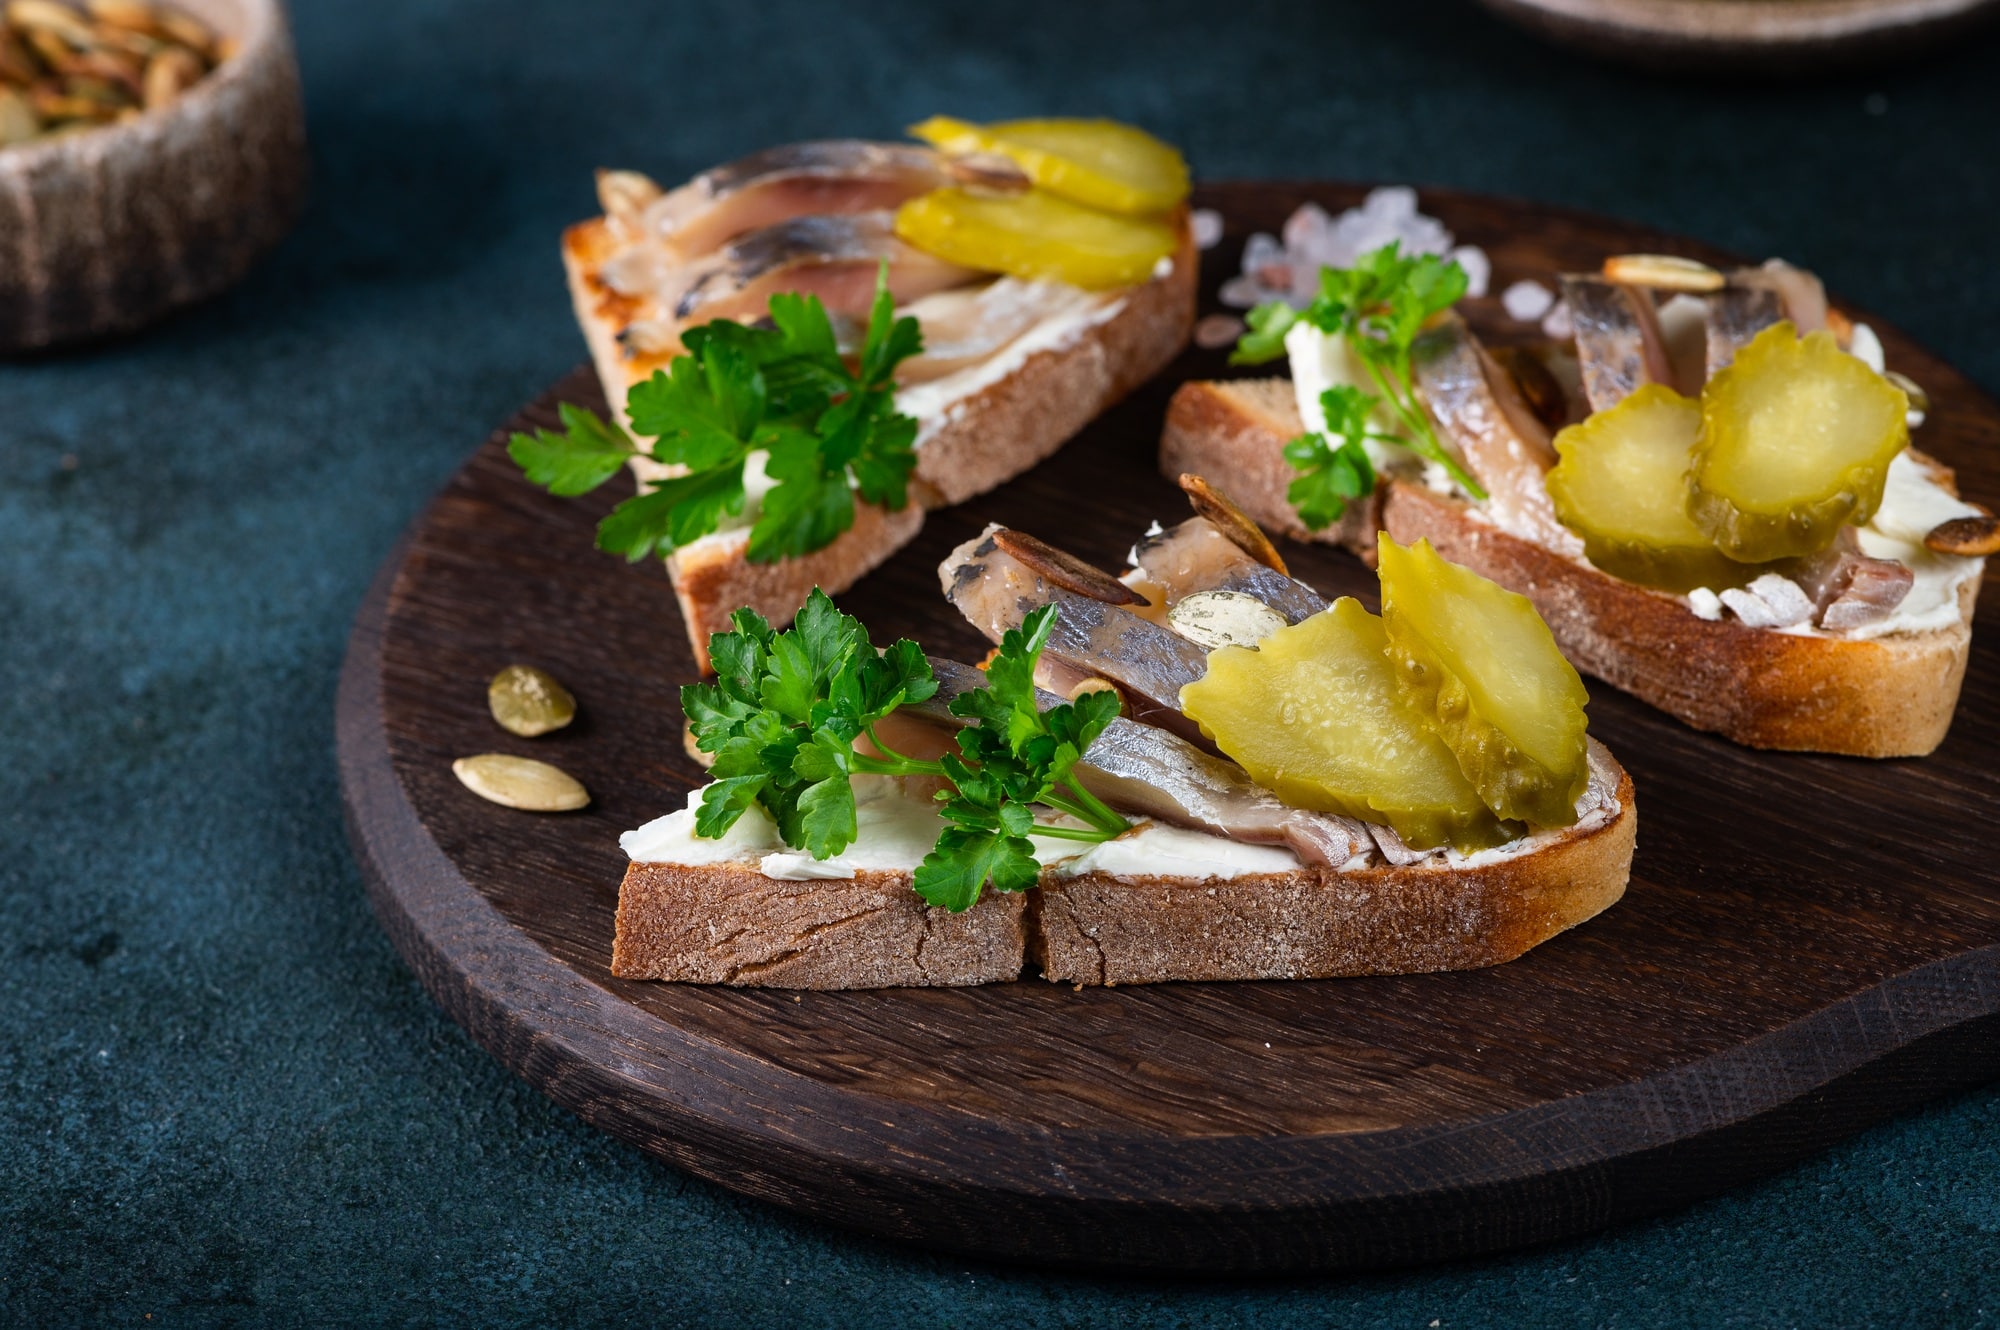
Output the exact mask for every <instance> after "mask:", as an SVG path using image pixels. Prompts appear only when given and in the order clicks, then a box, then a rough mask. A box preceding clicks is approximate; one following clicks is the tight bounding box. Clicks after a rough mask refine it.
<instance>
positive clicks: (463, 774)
mask: <svg viewBox="0 0 2000 1330" xmlns="http://www.w3.org/2000/svg"><path fill="white" fill-rule="evenodd" d="M451 772H452V774H453V775H454V776H457V777H458V780H459V783H460V784H461V785H463V786H465V788H466V789H468V790H471V791H472V792H473V793H474V794H476V795H478V796H479V797H480V798H482V799H487V800H490V801H492V802H493V803H496V804H500V805H502V806H504V807H507V808H519V809H523V810H525V811H527V812H530V813H567V812H569V811H571V810H572V809H577V808H582V807H584V806H586V805H587V804H589V803H590V791H588V790H586V789H584V788H583V783H582V782H581V781H579V780H577V778H576V777H574V776H572V775H570V774H569V773H568V772H566V771H564V770H562V769H561V768H559V767H552V766H550V765H549V764H548V763H546V762H537V761H535V760H534V759H533V758H531V757H513V756H510V755H508V754H506V753H480V754H478V755H477V756H474V757H461V758H459V759H458V761H456V762H454V763H452V764H451Z"/></svg>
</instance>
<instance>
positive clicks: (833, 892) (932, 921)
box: [611, 864, 1027, 989]
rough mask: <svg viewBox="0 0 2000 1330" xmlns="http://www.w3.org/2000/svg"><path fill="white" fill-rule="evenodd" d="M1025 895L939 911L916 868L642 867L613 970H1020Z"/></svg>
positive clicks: (962, 980) (675, 975)
mask: <svg viewBox="0 0 2000 1330" xmlns="http://www.w3.org/2000/svg"><path fill="white" fill-rule="evenodd" d="M1026 949H1027V901H1026V898H1024V897H1023V896H1021V895H1020V894H1018V893H1003V892H996V893H993V894H992V895H990V896H987V897H985V898H984V899H982V900H981V901H980V902H979V903H978V904H976V905H974V906H973V907H972V908H971V909H970V910H967V911H965V913H963V914H953V913H951V911H949V910H939V909H933V908H931V907H930V906H927V905H925V904H924V902H923V898H922V897H920V896H918V895H917V894H916V892H915V891H913V890H912V889H911V886H910V874H908V873H893V872H881V871H864V872H860V873H857V874H856V875H855V876H854V877H853V878H852V879H838V878H836V879H819V880H813V881H804V882H792V881H785V880H780V879H776V878H768V877H765V876H764V875H763V874H762V873H760V872H758V871H757V867H756V865H755V864H716V865H709V866H704V867H699V868H692V867H684V866H680V865H675V864H633V865H632V866H631V867H630V868H628V869H627V870H626V873H625V881H624V883H623V884H622V885H621V886H620V887H619V889H618V928H617V934H616V936H615V937H614V939H613V941H612V944H611V973H612V974H614V975H616V976H617V977H618V978H620V979H668V980H674V981H677V982H680V983H689V984H733V985H737V986H741V987H756V988H821V989H829V988H902V987H941V986H954V985H961V984H985V983H992V982H994V981H996V980H1002V979H1018V978H1019V977H1020V974H1021V963H1022V959H1023V957H1024V956H1025V955H1026Z"/></svg>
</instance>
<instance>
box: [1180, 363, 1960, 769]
mask: <svg viewBox="0 0 2000 1330" xmlns="http://www.w3.org/2000/svg"><path fill="white" fill-rule="evenodd" d="M1272 384H1283V381H1282V380H1257V381H1246V382H1228V383H1189V384H1185V385H1183V386H1182V387H1181V389H1180V390H1179V392H1177V393H1176V394H1175V395H1174V399H1173V402H1172V404H1171V405H1170V406H1169V408H1168V413H1167V426H1166V432H1165V434H1164V436H1163V437H1162V440H1161V444H1160V464H1161V469H1162V470H1163V471H1167V472H1168V473H1170V474H1173V473H1178V472H1179V471H1183V470H1193V471H1201V472H1202V473H1203V474H1205V475H1207V476H1208V477H1209V478H1210V479H1211V480H1213V481H1215V482H1216V483H1217V484H1218V485H1220V486H1222V487H1223V488H1224V489H1225V490H1226V491H1228V492H1229V494H1230V496H1231V497H1232V498H1234V499H1235V500H1236V501H1237V503H1239V504H1241V505H1242V506H1243V508H1244V509H1245V510H1246V511H1247V512H1249V513H1250V514H1251V515H1252V516H1254V517H1256V518H1257V519H1258V520H1259V521H1260V522H1262V521H1266V520H1267V518H1268V519H1273V520H1272V525H1273V526H1275V527H1276V528H1277V529H1278V530H1282V531H1285V532H1286V533H1287V534H1288V535H1293V536H1296V537H1298V538H1300V539H1311V540H1321V541H1326V542H1329V543H1337V544H1341V545H1345V546H1347V547H1348V548H1349V549H1353V550H1355V551H1356V552H1357V553H1360V554H1362V555H1363V557H1365V558H1370V559H1371V560H1372V557H1373V548H1374V536H1375V531H1376V530H1378V529H1380V530H1387V531H1388V533H1389V534H1390V535H1391V536H1393V537H1394V538H1395V539H1396V540H1397V541H1398V542H1401V543H1408V542H1410V541H1413V540H1416V539H1418V538H1420V537H1422V538H1427V539H1429V540H1430V542H1431V544H1432V545H1433V546H1434V547H1435V548H1436V549H1437V551H1438V553H1440V554H1442V555H1444V556H1445V557H1446V558H1447V559H1450V560H1452V561H1453V562H1455V563H1461V564H1464V565H1465V566H1466V567H1468V568H1471V569H1473V570H1475V571H1476V572H1479V573H1481V574H1482V575H1484V576H1486V577H1490V578H1492V579H1493V580H1494V581H1496V582H1498V583H1500V584H1501V585H1502V586H1504V587H1507V588H1508V589H1510V590H1513V591H1517V592H1519V593H1521V594H1522V595H1524V596H1526V597H1528V599H1529V600H1531V601H1533V602H1534V604H1535V608H1536V610H1538V611H1539V612H1540V613H1541V616H1542V618H1543V619H1545V620H1547V622H1548V625H1549V628H1550V630H1551V631H1552V632H1553V633H1554V634H1555V638H1556V642H1557V644H1558V645H1559V646H1560V647H1561V648H1562V651H1563V654H1564V655H1565V656H1567V657H1569V659H1570V660H1571V661H1572V662H1574V663H1575V664H1576V666H1577V667H1578V668H1580V669H1582V670H1584V671H1586V672H1587V673H1589V674H1592V675H1595V676H1596V677H1598V678H1600V679H1602V680H1604V681H1605V682H1606V683H1609V684H1611V685H1613V686H1614V687H1617V688H1620V689H1623V690H1624V691H1626V692H1629V693H1631V694H1632V695H1633V696H1635V697H1637V698H1640V699H1641V700H1643V701H1645V702H1648V703H1651V704H1652V705H1653V706H1656V707H1659V708H1660V709H1661V710H1662V711H1665V712H1667V713H1668V714H1670V715H1673V716H1675V717H1677V718H1679V719H1680V720H1683V721H1685V722H1686V723H1688V724H1689V725H1692V726H1694V727H1695V728H1696V729H1701V730H1709V731H1712V732H1714V733H1717V734H1720V735H1723V736H1725V737H1726V738H1729V739H1733V740H1734V741H1736V742H1737V743H1740V744H1745V745H1747V746H1749V747H1752V748H1777V749H1789V750H1793V751H1802V752H1818V753H1845V754H1850V755H1853V756H1857V757H1919V756H1922V755H1923V754H1925V753H1928V752H1931V751H1932V750H1933V749H1935V748H1936V747H1937V746H1938V745H1939V744H1940V743H1942V742H1943V741H1944V736H1945V732H1946V731H1947V730H1948V729H1949V728H1950V727H1951V718H1952V713H1953V711H1954V710H1955V709H1956V707H1957V705H1958V692H1959V685H1960V684H1961V682H1962V681H1963V680H1964V678H1965V665H1966V660H1967V658H1968V656H1969V655H1970V654H1971V646H1972V626H1971V625H1972V608H1973V603H1974V601H1975V600H1976V599H1977V596H1978V591H1979V579H1977V578H1974V579H1972V580H1971V581H1970V582H1968V583H1967V584H1966V586H1965V587H1964V588H1962V589H1961V591H1960V593H1959V594H1960V602H1959V609H1960V615H1959V622H1958V623H1957V624H1956V625H1954V626H1953V627H1950V628H1946V629H1939V630H1936V631H1932V632H1923V633H1897V634H1891V635H1888V636H1885V637H1879V638H1873V639H1868V640H1856V639H1851V638H1841V637H1821V636H1803V635H1795V634H1790V633H1779V632H1773V631H1770V630H1768V629H1757V628H1750V627H1746V626H1745V625H1743V624H1742V623H1740V622H1737V621H1736V620H1734V619H1719V620H1708V619H1702V618H1699V617H1698V616H1696V615H1695V614H1694V612H1693V611H1692V610H1690V609H1689V608H1688V607H1687V603H1686V602H1685V601H1684V600H1682V599H1681V598H1680V597H1678V596H1671V595H1667V594H1666V593H1664V592H1659V591H1652V590H1649V589H1647V588H1645V587H1641V586H1636V585H1634V584H1633V583H1630V582H1626V581H1623V580H1621V579H1619V578H1616V577H1612V576H1611V575H1609V574H1608V573H1605V572H1602V571H1600V570H1598V569H1596V568H1592V567H1590V566H1588V565H1586V564H1579V563H1575V562H1572V561H1571V560H1568V559H1565V558H1563V557H1562V556H1561V555H1559V554H1556V553H1554V552H1552V551H1550V550H1547V549H1544V548H1543V547H1542V546H1540V545H1537V544H1534V543H1533V542H1531V541H1525V540H1521V539H1519V538H1518V537H1515V536H1510V535H1508V534H1507V533H1506V532H1504V531H1501V530H1500V529H1499V528H1497V527H1495V526H1493V525H1492V524H1491V523H1490V522H1487V521H1486V520H1485V519H1484V518H1483V517H1482V516H1481V515H1480V514H1479V513H1478V511H1477V510H1476V509H1475V508H1474V507H1473V506H1472V505H1470V504H1467V503H1465V502H1463V501H1461V500H1458V499H1455V498H1451V497H1448V496H1445V495H1440V494H1436V493H1433V492H1432V491H1430V490H1428V489H1425V488H1423V487H1422V486H1418V485H1412V484H1408V483H1405V482H1402V481H1393V480H1392V481H1389V482H1387V483H1385V484H1384V485H1382V486H1381V487H1380V489H1379V490H1378V494H1379V495H1380V498H1381V503H1380V509H1379V516H1378V518H1377V520H1376V521H1371V522H1370V523H1369V524H1368V526H1367V527H1365V528H1360V529H1357V528H1356V527H1355V526H1354V524H1352V523H1350V522H1348V521H1345V520H1343V521H1342V522H1341V524H1340V525H1339V526H1338V527H1336V528H1329V529H1328V530H1326V531H1324V532H1318V533H1309V532H1305V531H1303V529H1302V528H1300V526H1299V523H1298V521H1297V518H1296V517H1295V516H1293V515H1291V514H1290V505H1289V504H1287V503H1286V502H1285V498H1284V485H1285V484H1286V483H1288V480H1287V477H1288V475H1289V473H1290V468H1289V467H1288V466H1286V464H1285V463H1284V460H1283V458H1282V456H1281V455H1280V453H1281V450H1282V448H1283V447H1284V444H1285V441H1286V440H1287V439H1289V438H1290V437H1291V436H1292V435H1293V434H1294V433H1296V432H1297V431H1298V430H1299V428H1300V425H1299V423H1298V422H1299V417H1298V410H1297V407H1296V405H1292V404H1289V403H1288V402H1286V401H1285V400H1284V395H1283V394H1280V393H1279V392H1278V391H1277V390H1276V389H1274V388H1273V387H1272V386H1271V385H1272ZM1283 386H1284V388H1285V390H1286V392H1287V393H1288V392H1289V389H1290V385H1289V384H1284V385H1283ZM1939 470H1940V471H1942V468H1939ZM1378 523H1379V524H1378Z"/></svg>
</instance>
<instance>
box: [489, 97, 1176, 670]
mask: <svg viewBox="0 0 2000 1330" xmlns="http://www.w3.org/2000/svg"><path fill="white" fill-rule="evenodd" d="M913 133H915V134H916V135H917V136H918V137H920V138H921V139H923V140H924V142H921V143H909V144H902V143H876V142H864V141H859V140H836V141H830V142H814V143H798V144H791V145H788V146H785V147H779V148H772V149H768V150H766V151H763V152H759V153H755V154H753V155H751V156H749V157H746V158H744V159H742V160H740V161H736V162H732V163H730V164H728V165H726V166H719V167H716V168H714V169H713V170H709V171H704V172H703V173H702V174H700V175H698V176H696V177H695V178H694V179H693V180H690V181H688V182H687V183H686V184H684V185H681V186H679V187H678V188H675V189H671V190H667V189H662V188H660V187H659V186H658V185H656V184H655V183H653V181H651V180H649V179H647V178H646V177H645V176H642V175H639V174H636V173H634V172H629V171H607V172H603V173H600V175H599V176H598V194H599V199H600V202H601V203H602V204H603V207H604V216H602V217H599V218H595V219H593V220H591V221H588V222H583V223H581V224H579V225H577V226H574V227H571V228H570V230H569V231H568V232H567V233H566V234H565V235H564V237H563V259H564V262H565V264H566V266H567V268H568V271H569V280H570V289H571V293H572V295H573V297H574V300H575V305H576V312H577V318H578V319H579V320H580V321H581V323H582V325H583V331H584V335H585V339H586V340H587V341H588V343H589V345H590V350H591V355H592V357H593V359H594V361H595V363H596V366H597V371H598V375H599V377H600V379H601V380H602V382H603V387H604V395H605V398H606V399H607V400H608V401H609V402H611V403H612V404H613V405H614V407H615V408H616V409H615V410H614V413H613V414H614V419H613V420H612V421H609V422H606V421H603V420H599V419H598V418H597V417H595V416H594V415H592V414H590V413H588V412H585V411H582V410H580V409H578V408H576V407H573V406H572V407H568V408H566V409H565V411H564V423H565V430H564V432H562V433H554V432H550V431H542V432H540V433H539V434H537V435H532V436H529V435H521V436H517V438H516V440H515V443H514V455H515V458H516V460H517V461H518V462H520V464H521V465H522V466H523V468H524V469H526V470H527V471H528V473H529V475H530V476H531V477H533V478H534V479H535V480H536V481H537V482H538V483H541V484H545V485H547V486H548V487H549V488H550V489H551V490H553V491H555V492H557V493H561V494H578V493H582V492H584V491H586V490H588V489H592V488H595V487H596V486H597V485H600V484H602V483H604V482H605V481H606V480H608V479H609V478H610V477H611V476H612V475H614V474H616V473H617V472H618V471H620V470H622V469H624V468H625V467H626V466H627V465H629V466H630V469H631V470H632V471H633V472H634V473H636V475H637V477H638V480H639V491H640V492H639V493H638V494H637V495H636V496H635V497H634V498H632V499H631V500H628V501H627V502H626V503H624V504H622V505H621V506H620V507H619V509H618V510H617V511H616V512H614V513H613V514H612V516H611V517H610V518H608V519H607V520H606V522H605V524H604V526H603V527H602V528H601V531H600V541H599V543H600V544H601V545H603V546H604V547H605V548H607V549H610V550H613V551H616V552H619V553H623V554H625V555H626V556H628V557H630V558H633V559H639V558H644V557H646V556H648V555H650V554H655V553H657V554H660V555H664V556H665V557H666V560H667V567H668V571H669V574H670V576H671V578H672V582H673V587H674V592H675V594H676V596H677V597H678V598H679V601H680V605H681V611H682V617H683V619H684V620H685V623H686V626H687V631H688V636H689V640H690V642H691V643H692V645H693V647H694V650H695V654H696V656H697V659H698V660H701V661H702V663H703V664H704V665H706V663H707V662H706V660H705V658H704V653H705V651H706V649H707V643H708V639H709V636H710V635H711V634H713V633H716V632H720V631H723V630H725V629H726V628H727V627H728V626H729V616H730V614H731V612H732V611H734V610H736V609H737V608H738V607H740V606H749V607H752V608H754V609H756V610H757V611H759V612H760V613H762V614H764V615H767V616H770V617H773V618H778V619H784V618H788V617H790V616H791V615H792V613H793V612H794V611H796V610H797V609H798V608H799V607H800V606H801V605H802V604H803V603H804V601H805V598H806V594H807V592H808V591H809V590H810V589H811V588H813V587H814V586H820V587H826V588H830V589H832V590H835V591H838V590H840V589H842V588H845V587H846V586H848V585H849V584H851V583H852V582H853V581H854V580H855V579H856V578H858V577H860V576H861V575H862V574H863V573H865V572H867V571H868V570H869V569H871V568H873V567H874V566H876V565H877V564H878V563H880V562H881V561H882V560H883V559H885V558H887V557H888V556H889V555H890V554H891V553H892V552H894V551H895V550H896V549H897V548H899V547H900V546H901V545H903V544H904V543H906V542H907V541H909V540H910V539H911V538H912V537H913V536H915V534H916V532H917V530H918V528H919V527H920V526H921V525H922V523H923V513H924V510H925V509H926V508H928V507H935V506H938V505H940V504H950V503H958V502H960V501H962V500H964V499H967V498H970V497H971V496H973V495H975V494H979V493H982V492H984V491H986V490H988V489H990V488H992V487H993V486H995V485H997V484H999V483H1001V482H1002V481H1005V480H1008V479H1010V478H1012V477H1013V476H1015V475H1018V474H1019V473H1020V472H1022V471H1024V470H1026V469H1027V468H1028V467H1031V466H1033V465H1034V464H1035V463H1037V462H1039V461H1041V460H1042V459H1043V458H1045V457H1047V456H1048V455H1049V454H1050V453H1052V452H1054V451H1055V450H1056V449H1057V448H1058V447H1060V446H1061V445H1062V443H1063V442H1064V441H1065V440H1067V439H1068V438H1069V437H1070V436H1071V435H1072V434H1074V433H1075V432H1076V431H1077V430H1078V429H1080V428H1081V427H1082V426H1083V425H1085V424H1086V423H1087V422H1089V421H1090V420H1091V419H1092V418H1093V417H1095V416H1096V415H1097V414H1098V413H1100V412H1101V411H1103V410H1104V409H1105V408H1106V407H1108V406H1109V405H1111V404H1112V403H1113V402H1115V401H1117V400H1118V399H1119V398H1121V397H1123V396H1124V395H1125V394H1126V393H1128V392H1130V391H1131V390H1132V389H1133V388H1134V387H1135V386H1137V385H1138V384H1139V383H1141V382H1143V381H1144V380H1145V379H1147V378H1149V377H1151V376H1152V374H1153V373H1154V372H1156V371H1157V370H1158V369H1160V367H1161V366H1163V365H1164V364H1165V363H1166V362H1167V361H1168V360H1170V359H1171V358H1172V357H1173V356H1174V354H1175V353H1176V352H1178V351H1179V349H1180V348H1181V347H1182V346H1183V345H1185V344H1186V341H1187V338H1188V330H1189V327H1190V326H1191V324H1192V322H1193V318H1194V291H1195V280H1196V271H1197V259H1196V255H1195V250H1194V244H1193V240H1192V232H1191V229H1190V226H1189V221H1188V210H1187V207H1186V197H1187V187H1188V177H1187V169H1186V167H1185V165H1184V164H1183V163H1182V161H1181V158H1180V156H1179V154H1178V153H1176V152H1175V151H1174V150H1173V149H1172V148H1169V147H1168V146H1166V145H1165V144H1162V143H1160V142H1158V141H1157V140H1155V139H1153V138H1151V137H1150V136H1148V135H1146V134H1144V133H1142V132H1140V131H1138V130H1136V129H1131V128H1129V127H1127V126H1123V125H1118V124H1113V123H1111V122H1108V121H1078V120H1023V121H1011V122H1007V123H1003V124H996V125H990V126H977V125H971V124H967V123H965V122H963V121H955V120H948V119H944V118H936V119H933V120H929V121H926V122H925V123H923V124H921V125H919V126H917V127H916V129H915V130H914V131H913Z"/></svg>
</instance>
